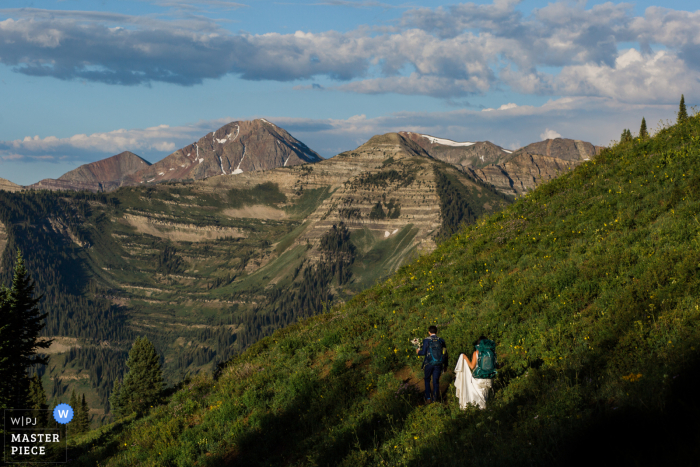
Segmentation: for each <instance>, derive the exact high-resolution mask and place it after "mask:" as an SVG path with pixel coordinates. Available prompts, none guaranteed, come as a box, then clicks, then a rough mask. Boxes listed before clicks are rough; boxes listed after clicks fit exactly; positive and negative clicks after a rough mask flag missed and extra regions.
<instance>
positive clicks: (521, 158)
mask: <svg viewBox="0 0 700 467" xmlns="http://www.w3.org/2000/svg"><path fill="white" fill-rule="evenodd" d="M580 162H581V161H568V160H565V159H559V158H556V157H548V156H540V155H536V154H528V153H526V152H523V153H519V154H518V155H517V156H515V157H514V158H513V159H511V160H509V161H508V162H504V163H501V164H493V165H489V166H486V167H484V168H482V169H479V168H475V167H468V168H467V169H466V170H467V172H468V173H470V174H471V175H472V176H473V177H474V178H476V179H477V180H481V181H483V182H484V183H488V184H490V185H493V186H494V188H496V189H497V190H499V191H500V192H501V193H506V194H511V195H519V194H523V193H527V192H528V191H531V190H534V189H535V188H537V186H539V185H541V184H542V183H545V182H548V181H549V180H552V179H553V178H556V177H558V176H559V175H561V174H562V173H563V172H565V171H567V170H570V169H572V168H573V167H575V166H576V165H578V164H579V163H580Z"/></svg>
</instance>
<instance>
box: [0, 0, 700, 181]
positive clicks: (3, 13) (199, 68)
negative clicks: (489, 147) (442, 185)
mask: <svg viewBox="0 0 700 467" xmlns="http://www.w3.org/2000/svg"><path fill="white" fill-rule="evenodd" d="M681 94H683V95H684V96H685V101H686V103H687V105H688V107H689V108H692V107H693V106H694V105H695V104H696V103H700V9H698V3H697V1H696V0H693V1H690V0H666V1H664V2H663V3H662V2H661V1H660V0H653V1H652V0H640V1H637V2H629V3H620V2H601V1H585V0H581V1H573V0H572V1H557V2H547V1H541V0H521V1H519V0H493V1H476V2H474V3H443V2H440V1H435V0H415V1H412V0H407V1H404V0H386V1H380V0H301V1H297V0H280V1H272V0H237V1H232V0H31V1H28V0H2V2H0V177H1V178H5V179H9V180H11V181H13V182H15V183H19V184H22V185H27V184H31V183H35V182H37V181H39V180H41V179H43V178H58V177H59V176H60V175H62V174H63V173H65V172H67V171H69V170H72V169H74V168H75V167H78V166H80V165H81V164H85V163H88V162H93V161H96V160H99V159H103V158H105V157H109V156H112V155H114V154H118V153H120V152H122V151H126V150H129V151H132V152H134V153H136V154H138V155H140V156H142V157H144V158H145V159H147V160H149V161H151V162H156V161H158V160H160V159H162V158H163V157H165V156H167V155H168V154H170V153H171V152H173V151H175V150H176V149H178V148H180V147H183V146H185V145H187V144H190V143H192V142H194V141H196V140H198V139H199V138H200V137H202V136H204V135H205V134H207V133H208V132H210V131H213V130H215V129H217V128H219V127H221V126H223V125H225V124H226V123H228V122H231V121H235V120H250V119H254V118H266V119H267V120H269V121H271V122H273V123H275V124H277V125H279V126H281V127H282V128H284V129H286V130H287V131H289V132H290V133H291V134H292V135H293V136H295V137H296V138H297V139H299V140H301V141H303V142H304V143H305V144H307V145H308V146H309V147H311V148H312V149H314V150H315V151H316V152H318V153H319V154H321V155H322V156H323V157H325V158H328V157H332V156H334V155H335V154H338V153H340V152H343V151H346V150H350V149H354V148H356V147H357V146H359V145H360V144H362V143H363V142H365V141H366V140H367V139H369V138H370V137H371V136H373V135H375V134H382V133H387V132H390V131H400V130H406V131H415V132H419V133H425V134H430V135H433V136H438V137H444V138H450V139H453V140H456V141H485V140H488V141H491V142H493V143H495V144H498V145H500V146H503V147H504V148H507V149H517V148H519V147H522V146H525V145H527V144H529V143H532V142H535V141H541V140H543V139H547V138H554V137H564V138H574V139H581V140H584V141H590V142H592V143H594V144H597V145H603V146H605V145H608V144H610V143H611V141H613V140H616V139H619V137H620V133H621V132H622V130H623V129H625V128H630V129H631V130H632V132H633V133H635V132H637V131H638V130H639V125H640V122H641V119H642V117H645V118H646V121H647V124H648V126H649V128H650V129H651V130H652V131H653V130H654V129H658V128H660V127H661V126H663V125H668V124H669V123H672V121H673V120H674V119H675V115H676V112H677V109H678V102H679V100H680V97H681Z"/></svg>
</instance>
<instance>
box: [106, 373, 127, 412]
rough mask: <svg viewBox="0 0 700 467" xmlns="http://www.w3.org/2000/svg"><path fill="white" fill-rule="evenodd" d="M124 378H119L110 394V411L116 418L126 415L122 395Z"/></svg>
mask: <svg viewBox="0 0 700 467" xmlns="http://www.w3.org/2000/svg"><path fill="white" fill-rule="evenodd" d="M122 394H123V393H122V380H121V379H119V378H117V379H115V380H114V386H112V394H111V395H110V396H109V411H110V413H111V414H112V416H113V417H114V418H119V417H121V416H122V415H124V400H123V395H122Z"/></svg>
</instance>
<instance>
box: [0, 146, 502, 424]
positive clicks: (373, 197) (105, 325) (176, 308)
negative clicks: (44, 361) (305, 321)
mask: <svg viewBox="0 0 700 467" xmlns="http://www.w3.org/2000/svg"><path fill="white" fill-rule="evenodd" d="M509 203H510V200H509V199H508V198H507V197H504V196H502V195H500V194H498V193H496V192H495V191H494V190H492V189H490V188H489V187H487V186H484V185H483V184H480V183H478V182H476V181H474V180H472V179H470V178H469V177H468V176H466V175H465V174H464V173H461V172H459V171H458V170H457V169H455V168H454V167H452V166H450V165H448V164H445V163H442V162H440V161H436V160H434V159H432V158H430V157H429V156H428V155H427V154H426V153H425V152H424V151H423V150H422V149H421V148H420V147H419V146H417V145H415V144H414V143H412V142H410V141H408V140H406V139H404V138H402V137H401V136H399V135H397V134H388V135H383V136H378V137H375V138H372V139H371V140H370V141H369V142H368V143H366V144H364V145H362V146H360V147H359V148H357V149H356V150H354V151H350V152H347V153H343V154H340V155H338V156H336V157H334V158H332V159H329V160H324V161H321V162H318V163H316V164H306V165H297V166H293V167H280V168H277V169H274V170H261V171H251V172H245V173H242V174H237V175H230V174H226V175H219V176H215V177H209V178H207V179H206V180H201V181H193V182H190V183H175V182H168V183H160V184H157V185H150V186H148V187H123V188H121V189H119V190H117V191H115V192H113V193H109V194H103V193H101V194H89V193H67V192H62V193H55V194H52V193H48V192H29V193H23V194H15V195H11V194H5V195H2V194H0V219H1V220H2V223H3V224H4V225H5V226H6V227H7V234H6V238H7V241H6V242H5V243H7V245H8V246H7V247H6V248H5V253H4V255H3V257H2V263H0V264H2V266H3V268H4V269H3V271H4V273H3V274H4V275H3V276H0V279H2V281H3V283H7V281H8V280H9V271H10V270H11V268H10V267H9V266H11V264H12V262H13V261H14V254H13V252H15V251H16V249H17V248H21V249H22V251H24V252H26V256H27V263H28V265H29V268H30V270H31V271H32V274H33V275H34V277H35V279H36V280H37V283H38V284H39V287H40V290H41V291H42V292H44V293H45V294H46V297H47V298H46V300H45V301H44V302H43V306H44V310H45V311H46V312H48V313H49V314H50V315H49V320H48V326H47V330H46V332H47V336H51V337H60V338H61V342H63V344H62V346H56V348H55V349H54V350H55V352H56V353H55V354H54V355H53V357H52V364H51V365H50V367H49V368H48V371H47V372H46V374H45V375H44V381H45V385H46V387H47V388H51V390H50V397H54V396H55V397H58V398H59V399H61V398H65V397H67V395H69V394H70V391H71V390H72V389H76V390H80V391H90V392H91V396H90V403H91V406H92V407H95V408H97V409H99V410H100V411H99V412H95V414H96V415H102V414H103V412H102V411H101V410H102V409H103V408H104V407H105V404H106V401H107V396H108V393H109V391H110V390H111V387H112V383H113V381H114V378H116V377H118V375H120V374H121V372H122V371H123V361H124V352H125V350H127V349H128V346H129V343H130V342H131V340H132V339H133V338H134V337H135V336H137V335H143V334H145V335H148V337H149V338H150V339H151V340H152V341H153V342H154V343H155V344H156V346H157V348H158V349H159V351H160V352H162V353H163V354H164V356H165V369H166V379H167V381H168V382H169V383H174V382H176V381H178V380H179V379H180V378H181V376H182V375H183V374H185V373H187V372H192V373H196V372H198V371H210V370H211V369H212V367H213V366H214V365H215V364H216V363H217V362H221V361H224V360H226V359H228V358H230V357H231V356H232V355H234V354H235V353H236V352H239V351H241V350H242V349H244V348H246V347H248V346H249V345H251V344H252V343H254V342H256V341H257V340H258V339H260V338H261V337H264V336H267V335H269V334H271V333H272V332H273V331H274V330H275V329H278V328H280V327H284V326H286V325H288V324H290V323H293V322H295V321H297V320H298V319H301V318H305V317H308V316H311V315H314V314H316V313H319V312H321V311H323V309H324V307H328V306H331V305H332V304H333V303H338V302H341V301H344V300H347V299H348V298H350V297H351V296H352V295H354V294H355V293H357V292H359V291H361V290H363V289H365V288H366V287H368V286H371V285H373V284H374V283H376V281H377V280H380V279H383V278H384V277H386V276H387V275H389V274H391V273H392V272H393V271H395V270H396V269H397V268H398V267H399V266H400V265H402V264H404V263H405V262H407V261H409V260H410V259H411V258H415V257H417V256H418V255H419V254H421V253H427V252H430V251H432V250H433V249H434V248H435V247H436V243H437V242H438V241H440V239H444V238H446V237H448V236H449V235H450V234H451V232H453V231H454V230H456V229H457V228H458V227H459V226H460V225H461V224H463V223H472V222H474V221H475V219H476V218H478V217H479V216H481V215H483V214H484V213H489V212H494V211H496V210H498V209H501V208H502V207H504V206H506V205H507V204H509ZM1 238H2V237H0V239H1ZM0 241H1V240H0ZM47 284H48V285H47ZM71 348H72V350H69V349H71ZM61 349H62V351H61ZM91 387H92V388H94V390H93V389H91Z"/></svg>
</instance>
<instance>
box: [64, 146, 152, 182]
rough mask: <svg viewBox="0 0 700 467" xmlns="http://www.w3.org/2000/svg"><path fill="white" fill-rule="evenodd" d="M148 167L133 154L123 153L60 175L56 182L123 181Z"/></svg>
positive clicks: (145, 162)
mask: <svg viewBox="0 0 700 467" xmlns="http://www.w3.org/2000/svg"><path fill="white" fill-rule="evenodd" d="M150 165H151V163H150V162H148V161H147V160H145V159H143V158H141V157H139V156H137V155H136V154H134V153H133V152H130V151H124V152H122V153H119V154H117V155H116V156H112V157H108V158H106V159H102V160H99V161H97V162H91V163H89V164H83V165H81V166H80V167H78V168H77V169H73V170H71V171H70V172H67V173H65V174H63V175H61V176H60V177H58V180H65V181H73V182H83V183H95V182H114V181H120V180H123V179H124V178H125V177H128V176H129V175H132V174H134V173H136V172H138V171H139V170H143V169H144V168H146V167H149V166H150Z"/></svg>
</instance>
